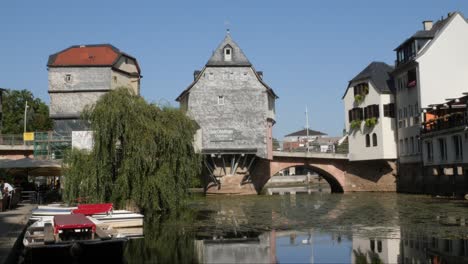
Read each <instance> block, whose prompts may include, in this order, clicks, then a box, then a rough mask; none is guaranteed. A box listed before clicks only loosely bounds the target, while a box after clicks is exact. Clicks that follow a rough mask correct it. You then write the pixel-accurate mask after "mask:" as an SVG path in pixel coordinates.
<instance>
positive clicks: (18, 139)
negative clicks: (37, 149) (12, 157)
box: [0, 134, 33, 146]
mask: <svg viewBox="0 0 468 264" xmlns="http://www.w3.org/2000/svg"><path fill="white" fill-rule="evenodd" d="M0 145H9V146H19V145H33V141H24V140H23V135H21V134H0Z"/></svg>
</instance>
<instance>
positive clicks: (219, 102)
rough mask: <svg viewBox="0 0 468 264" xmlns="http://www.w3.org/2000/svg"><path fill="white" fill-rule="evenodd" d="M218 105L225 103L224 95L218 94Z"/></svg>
mask: <svg viewBox="0 0 468 264" xmlns="http://www.w3.org/2000/svg"><path fill="white" fill-rule="evenodd" d="M218 105H224V96H223V95H220V96H218Z"/></svg>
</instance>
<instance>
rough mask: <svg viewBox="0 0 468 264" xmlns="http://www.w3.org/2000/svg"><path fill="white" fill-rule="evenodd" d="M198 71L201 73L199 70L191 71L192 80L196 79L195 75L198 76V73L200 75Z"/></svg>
mask: <svg viewBox="0 0 468 264" xmlns="http://www.w3.org/2000/svg"><path fill="white" fill-rule="evenodd" d="M200 73H201V71H198V70H196V71H194V72H193V80H194V81H195V80H196V79H197V77H198V75H200Z"/></svg>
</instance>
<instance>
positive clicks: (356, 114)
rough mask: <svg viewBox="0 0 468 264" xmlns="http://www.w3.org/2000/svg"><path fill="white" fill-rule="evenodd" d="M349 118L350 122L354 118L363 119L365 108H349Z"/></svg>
mask: <svg viewBox="0 0 468 264" xmlns="http://www.w3.org/2000/svg"><path fill="white" fill-rule="evenodd" d="M348 120H349V122H352V121H354V120H363V109H362V108H359V107H358V108H353V109H351V110H349V111H348Z"/></svg>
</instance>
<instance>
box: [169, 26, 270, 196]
mask: <svg viewBox="0 0 468 264" xmlns="http://www.w3.org/2000/svg"><path fill="white" fill-rule="evenodd" d="M277 98H278V97H277V96H276V94H275V93H274V91H273V90H272V89H271V88H270V87H269V86H268V85H267V84H266V83H265V82H264V81H263V74H262V72H258V71H256V70H255V69H254V67H253V66H252V64H251V63H250V61H249V60H248V59H247V57H246V56H245V54H244V53H243V52H242V50H241V49H240V48H239V46H238V45H237V44H236V43H235V42H234V41H233V40H232V38H231V36H230V34H229V33H228V34H227V35H226V37H225V38H224V40H223V41H222V42H221V44H220V45H219V46H218V48H217V49H216V50H215V51H214V53H213V55H212V56H211V58H210V59H209V60H208V62H207V63H206V65H205V67H204V68H203V69H202V70H200V71H195V72H194V81H193V82H192V83H191V84H190V85H189V86H188V87H187V89H185V90H184V91H183V92H182V93H181V94H180V95H179V97H177V99H176V100H177V101H178V102H179V103H180V108H181V109H183V110H185V111H186V112H187V114H188V115H189V116H190V117H191V118H193V119H194V120H195V121H196V122H197V123H198V125H199V127H200V129H199V131H198V133H197V135H196V140H195V141H196V142H195V144H196V147H197V148H198V149H199V150H200V151H201V153H202V154H203V155H204V164H205V172H204V176H205V180H206V181H205V183H206V191H207V193H232V194H245V193H256V191H258V190H255V181H257V180H260V178H262V177H263V176H264V175H263V174H265V173H268V172H266V170H262V169H261V167H262V163H265V161H267V160H268V159H271V158H272V126H273V125H274V123H275V100H276V99H277ZM264 171H265V172H264Z"/></svg>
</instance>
